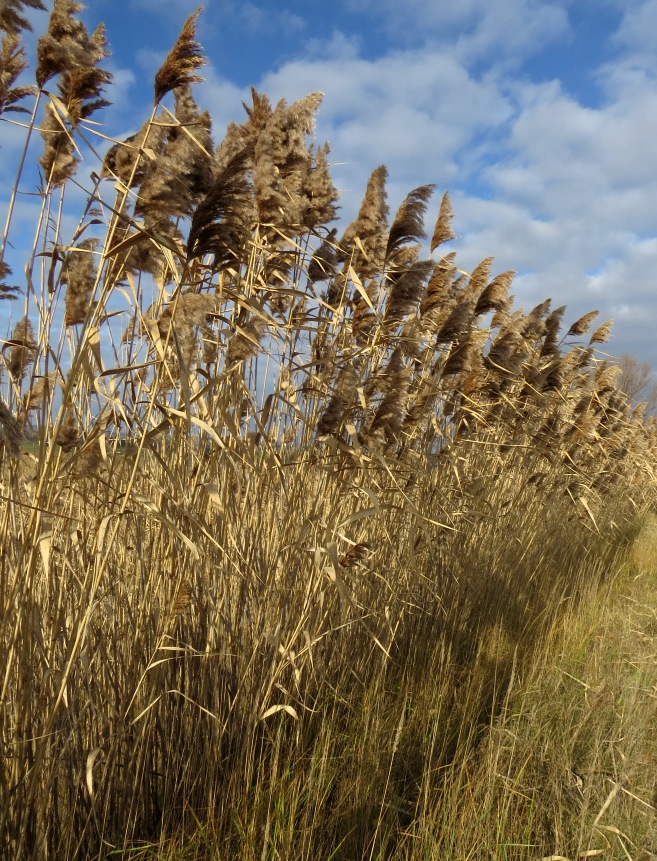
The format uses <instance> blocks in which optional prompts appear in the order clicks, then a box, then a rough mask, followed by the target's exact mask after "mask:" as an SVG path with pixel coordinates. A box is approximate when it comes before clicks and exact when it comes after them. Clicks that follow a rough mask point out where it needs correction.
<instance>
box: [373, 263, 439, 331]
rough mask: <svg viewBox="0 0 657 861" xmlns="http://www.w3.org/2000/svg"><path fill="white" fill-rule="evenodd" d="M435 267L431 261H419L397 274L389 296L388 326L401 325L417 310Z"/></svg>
mask: <svg viewBox="0 0 657 861" xmlns="http://www.w3.org/2000/svg"><path fill="white" fill-rule="evenodd" d="M433 268H434V266H433V263H432V262H431V261H430V260H418V261H417V263H412V264H411V265H410V266H409V267H408V268H406V269H404V270H403V271H402V272H401V273H400V274H396V277H395V280H394V283H393V285H392V287H391V289H390V292H389V294H388V301H387V302H386V307H385V313H384V321H385V322H386V323H388V324H396V323H399V322H400V321H401V320H403V319H404V317H407V316H408V315H409V314H412V313H413V312H414V311H416V310H417V308H418V304H419V302H420V299H421V298H422V296H423V295H424V291H425V285H426V281H427V278H428V277H429V274H430V273H431V271H432V270H433Z"/></svg>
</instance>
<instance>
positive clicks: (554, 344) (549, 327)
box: [540, 305, 566, 357]
mask: <svg viewBox="0 0 657 861" xmlns="http://www.w3.org/2000/svg"><path fill="white" fill-rule="evenodd" d="M565 312H566V306H565V305H562V306H561V307H560V308H555V309H554V311H552V313H551V314H550V316H549V317H548V318H547V320H546V321H545V335H544V337H543V345H542V346H541V353H540V355H541V357H545V356H554V355H556V354H557V353H558V342H559V328H560V326H561V321H562V319H563V315H564V314H565Z"/></svg>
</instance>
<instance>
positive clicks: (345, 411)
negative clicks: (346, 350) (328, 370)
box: [317, 365, 358, 437]
mask: <svg viewBox="0 0 657 861" xmlns="http://www.w3.org/2000/svg"><path fill="white" fill-rule="evenodd" d="M357 382H358V378H357V375H356V370H355V369H354V368H353V367H352V366H351V365H347V367H345V368H344V369H343V370H342V371H341V373H340V376H339V377H338V381H337V384H336V387H335V393H334V394H333V396H332V397H331V399H330V401H329V402H328V405H327V407H326V409H325V410H324V412H323V413H322V414H321V416H320V417H319V421H318V422H317V436H320V437H321V436H337V435H338V433H339V432H340V428H341V427H342V425H343V424H344V422H345V420H346V419H347V417H348V415H349V413H350V411H351V408H352V406H353V403H354V400H355V397H356V384H357Z"/></svg>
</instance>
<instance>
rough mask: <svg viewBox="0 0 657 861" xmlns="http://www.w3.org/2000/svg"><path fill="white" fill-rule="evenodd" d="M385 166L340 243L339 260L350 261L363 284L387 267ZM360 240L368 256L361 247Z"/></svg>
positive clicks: (377, 171) (372, 178)
mask: <svg viewBox="0 0 657 861" xmlns="http://www.w3.org/2000/svg"><path fill="white" fill-rule="evenodd" d="M387 178H388V169H387V168H386V167H385V165H380V166H379V167H377V168H376V169H375V170H374V171H373V172H372V175H371V176H370V178H369V180H368V182H367V188H366V190H365V196H364V197H363V201H362V203H361V205H360V210H359V211H358V217H357V218H356V220H355V221H352V223H351V224H350V225H349V226H348V227H347V229H346V230H345V232H344V234H343V236H342V239H341V240H340V242H339V243H338V245H339V248H340V251H339V252H338V260H339V261H340V262H342V261H345V262H348V263H349V264H350V265H351V266H353V268H354V271H355V272H356V274H357V275H358V277H359V278H360V279H361V281H363V283H364V282H365V281H367V280H369V279H371V278H376V276H377V275H378V274H379V273H380V272H381V269H382V267H383V263H384V259H385V253H386V242H387V225H388V204H387V202H386V179H387ZM356 239H358V240H359V242H360V245H361V246H362V248H363V249H364V252H365V254H364V255H363V252H362V251H361V250H360V249H359V248H358V247H357V245H356V242H355V240H356Z"/></svg>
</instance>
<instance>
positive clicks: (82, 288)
mask: <svg viewBox="0 0 657 861" xmlns="http://www.w3.org/2000/svg"><path fill="white" fill-rule="evenodd" d="M97 245H98V240H97V239H85V240H83V241H82V242H79V243H78V244H77V245H76V246H75V247H73V248H71V249H70V250H69V251H68V253H67V254H66V257H65V258H64V262H63V264H62V274H61V282H62V284H63V285H64V286H65V287H66V297H65V307H66V312H65V315H64V324H65V325H66V326H75V325H76V324H78V323H84V321H85V319H86V317H87V314H88V313H89V310H90V308H91V304H92V298H93V292H94V287H95V284H96V264H95V262H94V254H93V252H94V250H95V248H96V246H97Z"/></svg>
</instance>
